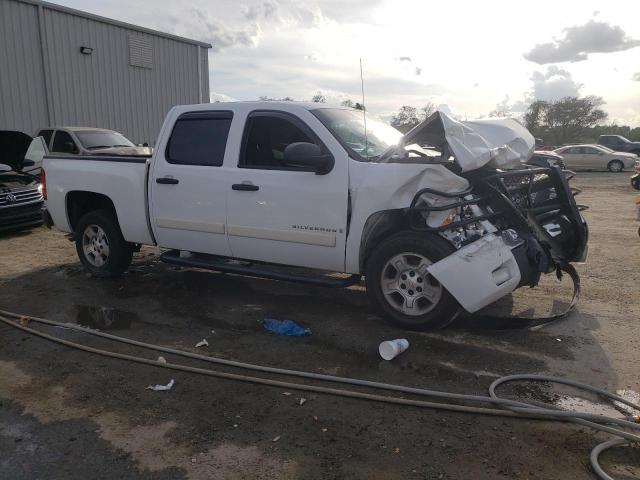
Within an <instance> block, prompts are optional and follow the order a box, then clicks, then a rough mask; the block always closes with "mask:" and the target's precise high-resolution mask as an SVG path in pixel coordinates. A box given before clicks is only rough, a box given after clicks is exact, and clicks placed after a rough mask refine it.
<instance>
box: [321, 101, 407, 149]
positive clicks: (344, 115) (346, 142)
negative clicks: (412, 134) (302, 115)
mask: <svg viewBox="0 0 640 480" xmlns="http://www.w3.org/2000/svg"><path fill="white" fill-rule="evenodd" d="M311 113H313V114H314V115H315V116H316V117H317V118H318V119H319V120H320V121H321V122H322V123H323V124H324V126H325V127H327V129H329V131H330V132H331V133H332V134H333V135H334V136H335V137H336V138H337V139H338V141H339V142H340V143H341V144H342V145H343V146H344V147H345V148H346V149H347V150H349V152H350V153H351V154H352V155H353V156H354V157H356V160H364V161H367V160H376V159H377V158H378V157H379V156H380V155H381V154H382V153H383V152H384V151H385V150H387V149H388V148H389V147H390V146H392V145H396V144H397V143H398V141H399V140H400V138H401V137H402V133H400V132H399V131H398V130H396V129H395V128H393V127H391V126H389V125H387V124H385V123H382V122H380V121H378V120H375V119H373V118H367V131H366V136H365V129H364V118H363V116H362V112H361V111H358V110H350V109H345V108H319V109H317V110H312V111H311Z"/></svg>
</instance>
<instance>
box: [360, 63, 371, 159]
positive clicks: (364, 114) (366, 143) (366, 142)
mask: <svg viewBox="0 0 640 480" xmlns="http://www.w3.org/2000/svg"><path fill="white" fill-rule="evenodd" d="M360 87H361V89H362V117H363V118H364V154H365V155H366V156H367V162H368V161H369V139H368V138H367V108H366V107H365V105H364V76H363V75H362V58H361V59H360Z"/></svg>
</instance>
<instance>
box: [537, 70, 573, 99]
mask: <svg viewBox="0 0 640 480" xmlns="http://www.w3.org/2000/svg"><path fill="white" fill-rule="evenodd" d="M531 81H532V82H533V86H532V89H531V92H530V94H529V95H530V96H531V97H532V98H533V99H537V100H546V101H553V100H559V99H561V98H564V97H576V96H578V95H579V94H580V90H581V89H582V84H580V83H577V82H576V81H575V80H574V79H573V77H572V76H571V73H569V72H568V71H567V70H565V69H563V68H560V67H557V66H555V65H552V66H550V67H548V68H547V71H546V72H538V71H536V72H533V75H532V76H531Z"/></svg>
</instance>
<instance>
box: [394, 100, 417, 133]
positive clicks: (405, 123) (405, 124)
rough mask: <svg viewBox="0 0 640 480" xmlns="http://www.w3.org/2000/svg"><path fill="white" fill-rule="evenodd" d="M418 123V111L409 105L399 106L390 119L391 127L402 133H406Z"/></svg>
mask: <svg viewBox="0 0 640 480" xmlns="http://www.w3.org/2000/svg"><path fill="white" fill-rule="evenodd" d="M418 123H420V118H419V117H418V109H417V108H416V107H412V106H410V105H403V106H401V107H400V110H398V113H396V114H395V115H394V116H393V117H391V126H392V127H394V128H397V129H398V130H400V131H401V132H402V133H407V132H408V131H409V130H411V129H412V128H413V127H415V126H416V125H417V124H418Z"/></svg>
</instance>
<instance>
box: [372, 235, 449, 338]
mask: <svg viewBox="0 0 640 480" xmlns="http://www.w3.org/2000/svg"><path fill="white" fill-rule="evenodd" d="M454 251H455V249H454V248H453V247H452V246H451V245H450V244H449V243H448V242H447V241H445V240H444V239H442V238H440V237H438V236H436V235H430V234H418V233H414V232H400V233H398V234H396V235H393V236H391V237H389V238H387V239H386V240H384V241H383V242H382V243H381V244H380V245H379V246H378V247H377V248H376V249H375V250H374V251H373V253H372V254H371V256H370V257H369V259H368V260H367V263H366V268H365V275H366V284H367V292H368V293H369V295H370V297H371V299H372V300H373V302H374V303H375V305H376V306H377V307H378V308H379V309H380V310H381V311H382V313H383V314H384V316H385V318H386V319H387V320H389V321H390V322H391V323H392V324H394V325H396V326H398V327H400V328H404V329H407V330H428V329H439V328H443V327H445V326H447V325H448V324H449V323H451V322H452V321H453V319H454V318H455V317H456V315H457V314H458V312H459V310H460V305H459V304H458V302H457V301H456V300H455V299H454V298H453V296H452V295H451V294H450V293H449V292H448V291H447V290H446V289H445V288H444V287H443V286H442V285H441V284H440V283H439V282H438V281H437V280H436V279H435V278H434V277H433V276H431V275H430V274H429V273H428V272H427V271H426V268H427V267H428V266H429V265H430V264H432V263H435V262H437V261H439V260H442V259H443V258H445V257H447V256H449V255H450V254H451V253H453V252H454Z"/></svg>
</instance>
